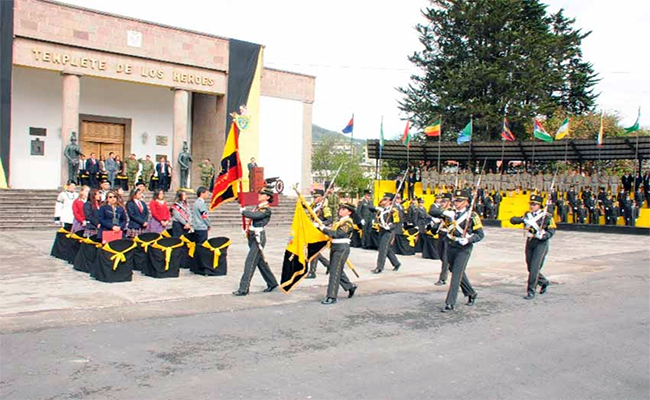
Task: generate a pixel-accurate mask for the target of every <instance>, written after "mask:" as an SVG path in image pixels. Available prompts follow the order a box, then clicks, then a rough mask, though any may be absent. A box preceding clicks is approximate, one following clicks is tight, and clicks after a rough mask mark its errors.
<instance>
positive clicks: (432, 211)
mask: <svg viewBox="0 0 650 400" xmlns="http://www.w3.org/2000/svg"><path fill="white" fill-rule="evenodd" d="M444 211H450V212H451V213H453V209H452V208H451V193H440V194H439V195H438V196H437V197H436V204H432V205H431V207H430V208H429V215H430V216H431V217H433V223H434V229H437V232H438V238H439V239H440V261H441V262H442V263H441V265H440V276H439V277H438V282H436V283H435V284H434V285H436V286H444V285H446V284H447V275H448V274H449V263H448V262H447V240H446V239H445V237H446V236H447V232H448V229H447V223H450V221H451V220H450V217H449V216H445V215H444ZM435 215H437V216H435Z"/></svg>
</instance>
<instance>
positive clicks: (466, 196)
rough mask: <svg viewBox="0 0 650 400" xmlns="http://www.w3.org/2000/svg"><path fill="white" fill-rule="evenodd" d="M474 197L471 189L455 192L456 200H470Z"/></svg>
mask: <svg viewBox="0 0 650 400" xmlns="http://www.w3.org/2000/svg"><path fill="white" fill-rule="evenodd" d="M470 197H472V193H471V192H470V191H469V189H460V190H455V191H454V199H461V200H469V198H470Z"/></svg>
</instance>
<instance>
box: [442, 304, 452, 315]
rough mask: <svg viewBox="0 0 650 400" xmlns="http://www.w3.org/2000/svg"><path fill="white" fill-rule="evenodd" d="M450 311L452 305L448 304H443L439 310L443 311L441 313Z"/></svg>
mask: <svg viewBox="0 0 650 400" xmlns="http://www.w3.org/2000/svg"><path fill="white" fill-rule="evenodd" d="M452 311H454V306H452V305H449V304H445V307H444V308H443V309H442V310H440V312H443V313H448V312H452Z"/></svg>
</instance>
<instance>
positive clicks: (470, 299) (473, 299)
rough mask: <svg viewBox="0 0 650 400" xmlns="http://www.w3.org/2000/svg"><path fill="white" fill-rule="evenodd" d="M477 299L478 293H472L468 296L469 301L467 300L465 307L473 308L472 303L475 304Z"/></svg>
mask: <svg viewBox="0 0 650 400" xmlns="http://www.w3.org/2000/svg"><path fill="white" fill-rule="evenodd" d="M477 297H478V293H474V294H473V295H470V296H469V299H468V300H467V305H468V306H473V305H474V303H476V298H477Z"/></svg>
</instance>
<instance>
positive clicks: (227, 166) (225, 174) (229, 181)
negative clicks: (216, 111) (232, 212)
mask: <svg viewBox="0 0 650 400" xmlns="http://www.w3.org/2000/svg"><path fill="white" fill-rule="evenodd" d="M241 177H242V168H241V161H240V159H239V128H238V127H237V124H236V123H235V122H234V121H233V122H232V123H231V124H230V131H229V132H228V138H227V139H226V146H225V147H224V148H223V155H222V156H221V171H220V172H219V176H217V179H216V180H215V182H214V190H213V191H212V200H210V210H214V209H215V208H217V207H219V206H220V205H221V204H223V203H227V202H229V201H232V200H235V199H237V195H238V193H239V187H238V185H239V181H240V180H241Z"/></svg>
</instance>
